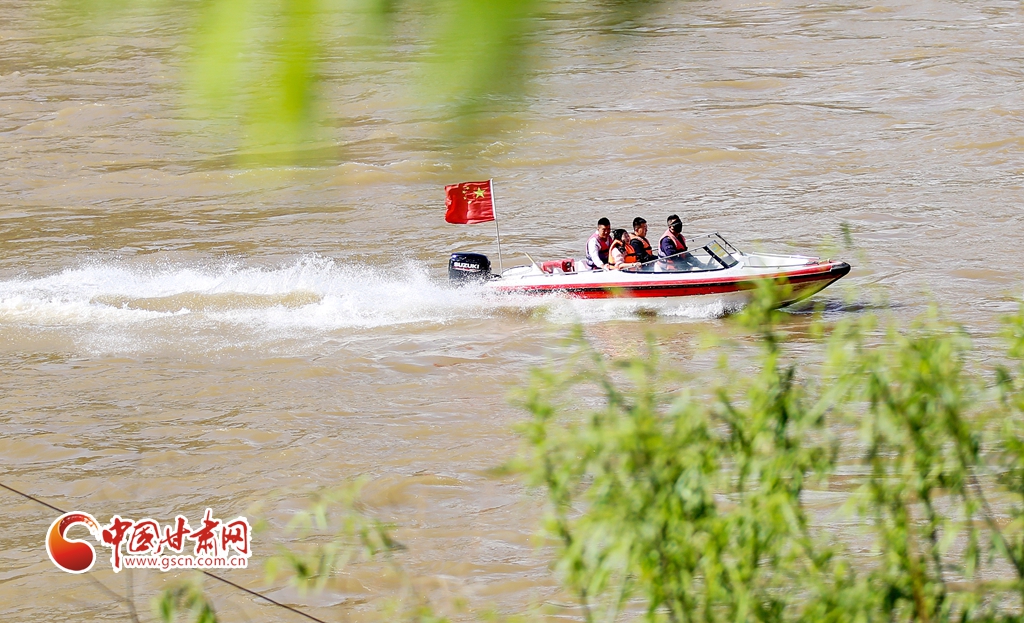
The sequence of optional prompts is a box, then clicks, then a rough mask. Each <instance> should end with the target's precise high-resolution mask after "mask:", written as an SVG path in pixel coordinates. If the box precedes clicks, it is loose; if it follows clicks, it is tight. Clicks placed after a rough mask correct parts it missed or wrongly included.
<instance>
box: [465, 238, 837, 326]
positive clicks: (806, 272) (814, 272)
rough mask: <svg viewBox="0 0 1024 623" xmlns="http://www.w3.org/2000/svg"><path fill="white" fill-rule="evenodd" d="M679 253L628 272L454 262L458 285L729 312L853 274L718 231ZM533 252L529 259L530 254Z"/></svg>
mask: <svg viewBox="0 0 1024 623" xmlns="http://www.w3.org/2000/svg"><path fill="white" fill-rule="evenodd" d="M687 245H688V250H687V251H685V252H683V253H680V254H678V255H674V256H670V257H666V258H661V259H657V260H654V261H651V262H646V263H643V264H634V265H631V266H627V267H625V268H623V269H621V270H587V269H584V268H582V266H583V264H582V262H577V261H576V260H575V259H573V258H566V259H560V260H552V261H545V262H541V263H540V264H538V263H537V262H535V261H533V258H530V264H529V265H523V266H515V267H513V268H509V269H508V270H505V271H503V272H502V273H501V274H500V275H494V274H492V273H491V266H490V260H489V259H488V258H487V256H486V255H483V254H479V253H453V254H452V256H451V259H450V260H449V262H448V276H449V280H450V281H452V282H454V283H463V282H466V281H474V280H480V281H483V282H484V284H485V287H486V288H487V289H490V290H493V291H495V292H501V293H508V294H526V295H556V296H562V297H568V298H573V299H604V300H617V301H621V302H624V303H627V302H628V303H634V304H641V305H639V306H641V307H645V306H647V305H648V304H657V305H659V306H660V305H662V304H665V303H669V304H676V303H683V302H685V303H691V302H692V303H694V304H697V305H705V304H718V305H722V306H723V307H724V308H725V309H727V310H733V309H739V308H741V307H743V305H745V304H746V303H747V302H749V300H750V298H751V296H752V291H753V290H755V289H756V288H758V287H759V286H760V285H762V284H765V285H768V286H769V287H770V288H772V289H773V290H774V295H775V300H776V301H777V302H778V306H779V307H784V306H786V305H791V304H792V303H795V302H797V301H800V300H803V299H805V298H807V297H809V296H812V295H814V294H816V293H818V292H820V291H821V290H822V289H824V288H826V287H828V286H829V285H831V284H832V283H834V282H836V281H837V280H839V279H841V278H842V277H843V276H844V275H846V274H847V273H849V272H850V265H849V264H847V263H846V262H842V261H836V260H831V259H826V260H822V259H819V258H816V257H806V256H801V255H774V254H765V253H744V252H742V251H740V250H738V249H737V248H736V247H734V246H733V245H732V244H730V243H729V242H728V241H727V240H726V239H725V238H723V237H722V236H721V235H719V234H718V233H709V234H701V235H699V236H692V237H689V238H688V239H687ZM527 257H529V256H527Z"/></svg>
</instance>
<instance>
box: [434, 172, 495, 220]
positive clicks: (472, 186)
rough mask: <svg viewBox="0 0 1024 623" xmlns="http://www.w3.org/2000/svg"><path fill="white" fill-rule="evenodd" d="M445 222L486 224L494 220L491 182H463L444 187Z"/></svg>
mask: <svg viewBox="0 0 1024 623" xmlns="http://www.w3.org/2000/svg"><path fill="white" fill-rule="evenodd" d="M444 205H445V206H446V207H447V208H448V210H447V211H446V212H445V214H444V220H446V221H448V222H449V223H456V224H459V225H472V224H474V223H486V222H488V221H493V220H494V198H493V197H492V196H491V181H490V180H487V181H486V182H463V183H461V184H452V185H451V186H445V187H444Z"/></svg>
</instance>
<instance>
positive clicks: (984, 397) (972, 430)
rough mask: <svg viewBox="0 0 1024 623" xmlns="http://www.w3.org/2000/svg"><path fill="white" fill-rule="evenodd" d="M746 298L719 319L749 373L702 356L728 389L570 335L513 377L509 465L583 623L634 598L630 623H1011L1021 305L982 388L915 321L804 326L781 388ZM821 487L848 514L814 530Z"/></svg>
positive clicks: (1021, 491)
mask: <svg viewBox="0 0 1024 623" xmlns="http://www.w3.org/2000/svg"><path fill="white" fill-rule="evenodd" d="M763 294H764V293H763ZM761 303H762V304H755V305H752V306H750V307H749V308H748V309H747V311H746V312H745V313H744V314H742V315H741V316H740V317H739V320H740V322H739V323H738V324H739V325H740V326H743V327H746V329H747V330H748V331H751V332H752V336H753V337H754V338H755V340H754V341H755V342H756V344H757V345H758V349H759V354H758V355H757V356H756V359H757V363H756V372H746V373H741V372H739V370H740V368H738V367H734V366H733V365H732V364H731V363H730V359H729V358H728V357H727V356H726V354H725V353H726V352H727V351H728V349H727V348H726V347H725V345H723V344H719V345H718V346H717V347H716V348H718V349H719V350H720V352H721V353H722V355H721V359H720V362H719V366H720V377H721V378H724V379H727V381H725V382H722V383H721V384H719V385H718V386H716V387H714V388H711V389H709V390H708V391H706V392H704V393H703V394H702V395H699V396H698V395H695V394H694V392H693V391H692V390H691V389H687V387H688V386H690V387H696V386H695V385H694V384H693V383H692V381H691V380H687V379H685V378H681V377H680V376H679V375H678V374H677V373H674V372H671V371H667V370H665V368H664V366H663V365H661V363H660V362H659V360H658V357H657V353H656V352H655V351H654V349H653V348H651V349H650V352H649V353H648V354H647V355H646V356H641V357H635V358H630V359H626V360H623V361H614V362H609V361H607V360H606V359H605V358H604V357H602V356H600V355H599V354H597V353H596V352H595V351H593V350H592V349H591V348H590V347H589V346H588V345H587V344H586V343H585V342H582V341H581V342H580V343H579V345H578V348H579V352H580V355H579V357H578V360H577V361H575V362H574V363H573V365H569V366H565V365H559V366H558V368H557V369H556V368H551V369H542V370H537V371H535V372H534V374H533V377H532V380H531V382H530V384H529V386H528V389H527V390H526V391H525V392H524V393H523V395H522V396H521V400H522V404H523V405H524V407H525V408H526V409H528V410H529V412H530V413H531V414H532V418H531V420H530V421H529V422H528V423H527V424H525V425H524V427H523V433H524V435H525V437H526V450H525V451H524V454H523V455H522V456H521V457H520V458H519V459H518V462H517V465H518V467H519V468H520V469H521V470H522V471H524V472H525V473H526V474H528V475H529V478H530V480H531V482H532V484H533V485H535V486H537V487H541V488H542V489H543V490H544V491H546V493H547V497H548V502H549V503H548V507H549V512H548V515H547V519H546V522H545V531H546V534H548V535H549V537H550V538H551V539H553V540H554V542H555V543H557V547H558V554H557V559H556V570H557V571H558V573H559V574H560V577H561V578H562V580H563V582H564V584H565V586H566V587H567V588H568V589H570V590H571V591H572V592H573V593H574V594H575V595H576V596H577V599H578V600H579V602H580V604H581V607H582V608H583V610H584V613H585V618H586V620H587V621H614V620H619V619H622V618H623V616H622V611H623V608H624V607H625V606H626V605H627V604H628V603H631V600H633V602H635V600H637V599H639V600H640V602H641V603H642V604H643V605H644V611H645V613H646V614H645V617H646V619H647V620H651V621H673V622H676V621H698V620H699V621H719V620H721V621H805V620H806V621H874V620H889V621H952V620H959V621H996V620H999V621H1004V620H1019V619H1020V617H1021V605H1022V600H1024V565H1022V563H1024V558H1022V556H1021V554H1024V531H1022V528H1024V521H1022V519H1024V514H1022V513H1024V436H1022V432H1024V430H1022V426H1021V424H1022V422H1024V419H1022V417H1021V407H1022V405H1024V393H1022V391H1024V381H1022V379H1024V366H1022V365H1021V361H1022V357H1021V356H1022V354H1024V328H1022V327H1024V310H1022V311H1021V312H1019V313H1018V314H1017V315H1015V316H1013V317H1012V318H1010V319H1009V320H1008V327H1010V328H1009V329H1008V331H1007V338H1008V352H1007V360H1008V361H1012V362H1014V366H1009V367H1001V368H998V369H997V370H996V371H995V378H994V379H989V378H986V377H983V376H981V375H979V374H975V373H973V372H969V371H968V367H967V365H966V362H967V357H968V355H969V354H970V352H971V350H970V348H971V347H970V343H969V341H968V340H967V337H966V335H965V334H964V333H963V331H962V330H960V329H958V328H957V327H955V326H951V325H949V324H947V323H945V322H943V321H942V320H941V319H940V318H939V317H938V315H937V314H935V313H933V314H931V315H929V316H928V317H926V318H924V319H922V320H921V321H919V322H918V323H917V324H915V325H914V326H912V327H910V328H906V329H902V330H901V329H898V328H897V327H895V326H892V327H888V328H887V329H885V330H881V329H879V328H878V326H877V318H875V317H873V316H864V317H862V318H859V319H855V320H848V321H844V322H840V323H838V324H837V325H835V326H830V325H827V324H825V323H822V322H819V323H818V324H817V326H816V327H815V332H816V333H817V334H818V335H819V336H820V337H821V339H822V340H823V342H824V345H825V346H826V347H827V352H828V357H827V360H823V361H822V362H820V365H819V366H817V367H816V368H814V370H813V372H811V373H810V374H807V375H806V376H805V377H801V375H800V374H799V371H798V369H797V366H796V364H795V363H793V360H794V357H793V356H792V355H790V354H789V353H787V350H786V342H785V339H784V334H783V333H782V332H780V331H779V328H778V327H779V324H778V322H779V321H778V317H777V315H776V312H774V310H773V305H772V303H771V301H770V299H765V298H764V297H763V296H762V299H761ZM748 339H749V335H748ZM993 387H994V388H996V389H995V390H993ZM595 400H598V401H599V402H600V405H599V406H597V407H592V408H588V409H582V410H581V409H580V407H579V406H578V404H579V402H589V403H591V404H592V403H593V402H594V401H595ZM854 439H856V441H853V440H854ZM832 491H839V492H842V493H843V495H842V496H841V497H842V498H844V499H845V500H846V505H845V509H846V513H847V514H848V516H844V515H842V514H839V515H831V516H825V517H821V516H814V514H813V513H812V512H811V510H810V509H809V507H808V499H809V498H812V497H814V496H819V497H820V496H823V495H829V493H830V492H832ZM992 498H998V499H999V500H1000V504H1001V509H1000V510H999V511H997V510H994V508H993V504H992V501H991V499H992ZM864 543H870V544H871V546H872V547H871V551H870V552H869V553H867V554H865V553H864V552H862V551H858V549H859V548H858V547H857V545H858V544H864Z"/></svg>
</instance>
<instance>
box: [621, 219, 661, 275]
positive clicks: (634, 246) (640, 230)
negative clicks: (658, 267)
mask: <svg viewBox="0 0 1024 623" xmlns="http://www.w3.org/2000/svg"><path fill="white" fill-rule="evenodd" d="M655 259H657V257H655V255H654V253H653V252H652V250H651V243H650V242H648V240H647V220H646V219H644V218H641V217H639V216H638V217H636V218H635V219H633V235H631V236H630V237H629V241H628V242H627V243H626V262H627V263H631V262H637V263H640V264H643V263H644V262H650V261H651V260H655Z"/></svg>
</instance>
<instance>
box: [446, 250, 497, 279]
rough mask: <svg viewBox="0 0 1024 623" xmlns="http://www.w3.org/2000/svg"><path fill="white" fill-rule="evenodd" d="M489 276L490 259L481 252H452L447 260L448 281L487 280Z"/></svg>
mask: <svg viewBox="0 0 1024 623" xmlns="http://www.w3.org/2000/svg"><path fill="white" fill-rule="evenodd" d="M490 278H491V260H489V259H487V256H486V255H484V254H482V253H452V257H451V259H450V260H448V281H450V282H451V283H464V282H467V281H487V280H488V279H490Z"/></svg>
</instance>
